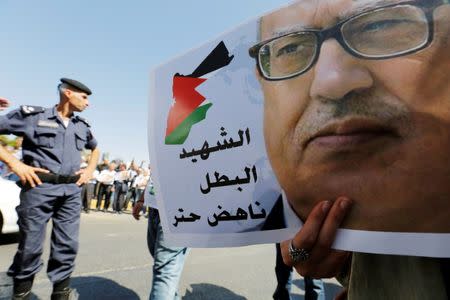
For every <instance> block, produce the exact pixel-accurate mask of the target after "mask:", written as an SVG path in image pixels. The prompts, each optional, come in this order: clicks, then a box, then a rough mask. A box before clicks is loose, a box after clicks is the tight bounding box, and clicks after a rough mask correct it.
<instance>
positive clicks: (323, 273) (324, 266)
mask: <svg viewBox="0 0 450 300" xmlns="http://www.w3.org/2000/svg"><path fill="white" fill-rule="evenodd" d="M350 255H351V253H350V252H346V251H336V250H331V251H329V252H328V254H327V255H326V256H324V257H321V259H320V260H313V259H308V260H307V261H306V262H302V263H297V264H296V265H294V268H295V270H296V271H297V273H299V274H300V275H302V276H308V277H312V278H331V277H335V276H336V275H338V274H339V273H340V271H341V270H342V269H343V267H344V266H345V265H346V263H347V260H348V259H349V258H350Z"/></svg>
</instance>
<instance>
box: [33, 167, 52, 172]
mask: <svg viewBox="0 0 450 300" xmlns="http://www.w3.org/2000/svg"><path fill="white" fill-rule="evenodd" d="M32 169H33V171H35V172H41V173H49V172H50V171H49V170H46V169H42V168H34V167H33V168H32Z"/></svg>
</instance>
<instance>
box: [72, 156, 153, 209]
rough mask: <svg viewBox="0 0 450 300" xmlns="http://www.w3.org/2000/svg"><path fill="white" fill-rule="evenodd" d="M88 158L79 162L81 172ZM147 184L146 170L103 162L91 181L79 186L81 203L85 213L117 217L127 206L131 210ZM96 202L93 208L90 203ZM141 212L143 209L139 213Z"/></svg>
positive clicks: (147, 175) (133, 165)
mask: <svg viewBox="0 0 450 300" xmlns="http://www.w3.org/2000/svg"><path fill="white" fill-rule="evenodd" d="M87 160H88V158H86V159H83V162H82V165H81V168H83V167H86V166H87V163H86V161H87ZM149 180H150V167H142V166H138V165H137V164H135V163H134V161H132V162H130V163H125V162H121V161H118V160H113V161H111V162H110V161H109V160H108V159H103V161H102V162H101V163H100V164H98V165H97V168H96V170H95V171H94V173H93V177H92V179H90V180H89V182H87V183H86V184H84V185H83V186H82V190H81V200H82V208H83V211H84V212H85V213H89V212H90V211H91V210H92V209H95V210H97V211H102V212H107V211H109V210H112V212H114V213H117V214H121V213H122V212H123V211H126V210H127V209H128V208H129V206H130V204H131V207H134V205H135V203H136V202H137V200H139V199H140V197H141V195H142V194H143V192H144V190H145V187H146V186H147V183H148V181H149ZM93 200H94V201H96V203H95V205H94V203H93V202H92V201H93ZM143 211H145V208H144V209H143Z"/></svg>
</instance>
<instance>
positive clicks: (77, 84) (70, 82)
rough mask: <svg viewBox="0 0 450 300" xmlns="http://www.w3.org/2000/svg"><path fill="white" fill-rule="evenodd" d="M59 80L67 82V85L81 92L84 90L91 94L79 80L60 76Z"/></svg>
mask: <svg viewBox="0 0 450 300" xmlns="http://www.w3.org/2000/svg"><path fill="white" fill-rule="evenodd" d="M61 82H62V83H65V84H68V85H70V86H72V87H74V88H76V89H78V90H80V91H82V92H85V93H86V94H88V95H90V94H92V91H91V90H90V89H89V88H88V87H87V86H85V85H84V84H82V83H81V82H79V81H76V80H73V79H69V78H61Z"/></svg>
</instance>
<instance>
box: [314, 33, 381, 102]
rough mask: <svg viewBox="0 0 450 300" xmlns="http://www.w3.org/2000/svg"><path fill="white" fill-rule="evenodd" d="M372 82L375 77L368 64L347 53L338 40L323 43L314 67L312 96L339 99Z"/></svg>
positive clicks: (368, 85)
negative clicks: (367, 66)
mask: <svg viewBox="0 0 450 300" xmlns="http://www.w3.org/2000/svg"><path fill="white" fill-rule="evenodd" d="M372 84H373V78H372V75H371V74H370V72H369V70H368V69H367V68H366V66H365V65H364V64H363V63H361V61H360V60H359V59H358V58H356V57H353V56H352V55H351V54H349V53H347V52H346V51H345V50H344V49H343V48H342V47H341V45H340V44H339V43H338V42H337V41H336V40H334V39H330V40H327V41H325V42H324V43H323V44H322V48H321V51H320V55H319V58H318V60H317V63H316V65H315V67H314V79H313V82H312V85H311V90H310V96H311V97H312V98H322V99H330V100H337V99H341V98H342V97H344V96H345V95H346V94H348V93H350V92H352V91H355V90H361V89H366V88H369V87H371V86H372Z"/></svg>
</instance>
